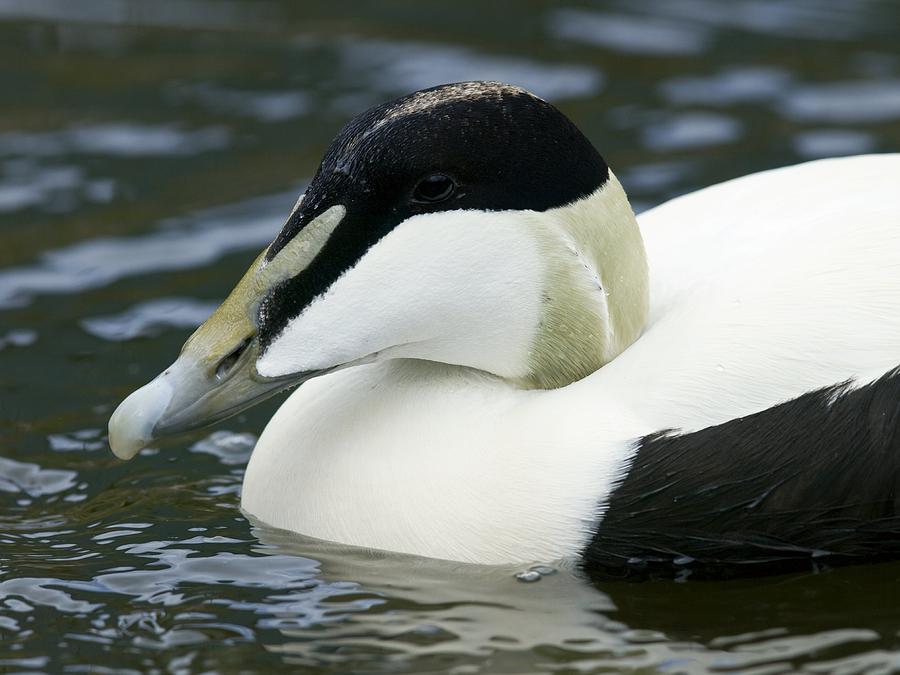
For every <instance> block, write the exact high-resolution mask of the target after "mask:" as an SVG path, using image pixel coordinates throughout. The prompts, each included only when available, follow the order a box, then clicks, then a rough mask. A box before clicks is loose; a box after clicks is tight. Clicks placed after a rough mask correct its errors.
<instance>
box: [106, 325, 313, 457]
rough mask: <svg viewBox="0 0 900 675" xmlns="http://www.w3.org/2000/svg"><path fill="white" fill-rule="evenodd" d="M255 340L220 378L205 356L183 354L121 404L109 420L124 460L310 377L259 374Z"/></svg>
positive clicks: (116, 449)
mask: <svg viewBox="0 0 900 675" xmlns="http://www.w3.org/2000/svg"><path fill="white" fill-rule="evenodd" d="M256 353H257V347H256V343H255V341H251V343H250V344H249V345H248V346H247V347H246V348H244V349H243V351H242V352H241V353H240V354H238V355H236V356H235V357H232V356H229V357H227V358H236V361H235V363H234V364H233V365H231V367H230V368H229V370H228V372H227V373H224V374H222V373H220V374H219V375H218V376H217V374H216V373H215V372H214V371H213V372H210V369H209V368H208V367H207V365H206V363H205V360H203V359H198V358H197V356H196V355H195V354H193V353H191V352H185V353H182V354H181V356H179V357H178V359H177V360H176V361H175V363H173V364H172V365H171V366H170V367H169V368H167V369H166V370H165V371H163V372H162V373H160V374H159V375H158V376H157V377H156V378H155V379H154V380H152V381H151V382H149V383H147V384H146V385H144V386H143V387H141V388H140V389H138V390H137V391H135V392H134V393H132V394H131V395H130V396H129V397H128V398H126V399H125V400H124V401H122V403H121V404H120V405H119V407H118V408H116V411H115V412H114V413H113V415H112V417H111V418H110V420H109V444H110V447H111V448H112V451H113V453H114V454H115V455H116V456H117V457H118V458H120V459H131V458H132V457H134V456H135V455H136V454H137V453H138V452H140V450H141V449H142V448H145V447H148V446H149V445H150V444H151V443H153V442H154V441H157V440H160V439H164V438H167V437H169V436H175V435H178V434H181V433H184V432H187V431H191V430H193V429H198V428H200V427H205V426H208V425H211V424H215V423H216V422H219V421H221V420H223V419H226V418H228V417H231V416H232V415H235V414H237V413H239V412H241V411H242V410H246V409H247V408H249V407H251V406H253V405H255V404H257V403H259V402H260V401H263V400H265V399H267V398H269V397H270V396H273V395H275V394H277V393H278V392H280V391H282V390H284V389H286V388H288V387H290V386H292V385H295V384H299V383H300V382H302V381H303V380H305V379H306V378H307V377H308V375H306V374H299V375H297V376H294V377H290V378H279V379H278V380H265V379H263V378H260V377H259V376H258V375H256V372H255V369H254V368H253V363H254V362H255V359H256Z"/></svg>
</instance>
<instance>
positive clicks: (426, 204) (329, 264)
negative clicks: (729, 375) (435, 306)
mask: <svg viewBox="0 0 900 675" xmlns="http://www.w3.org/2000/svg"><path fill="white" fill-rule="evenodd" d="M434 176H438V177H439V178H436V179H434V178H433V179H432V181H431V184H430V185H424V186H422V187H420V185H421V184H422V182H423V181H426V182H427V180H428V179H429V177H434ZM608 176H609V171H608V169H607V166H606V163H605V162H604V161H603V158H602V157H601V156H600V154H599V153H598V152H597V151H596V150H595V149H594V147H593V146H592V145H591V143H590V141H588V140H587V138H585V137H584V135H583V134H582V133H581V132H580V131H579V130H578V128H577V127H576V126H575V125H574V124H572V122H571V121H569V119H568V118H566V117H565V115H563V114H562V113H561V112H559V111H558V110H557V109H556V108H554V107H553V106H552V105H550V104H549V103H547V102H545V101H543V100H541V99H539V98H537V97H536V96H533V95H532V94H530V93H528V92H527V91H525V90H524V89H520V88H518V87H512V86H509V85H505V84H500V83H497V82H463V83H458V84H448V85H442V86H439V87H434V88H432V89H425V90H422V91H419V92H416V93H413V94H410V95H408V96H405V97H403V98H400V99H397V100H395V101H390V102H388V103H384V104H382V105H379V106H377V107H375V108H372V109H370V110H368V111H366V112H364V113H362V114H361V115H359V116H358V117H356V118H354V119H353V120H351V121H350V122H349V123H348V124H347V125H346V126H345V127H344V128H343V129H342V130H341V131H340V133H339V134H338V135H337V137H336V138H335V139H334V141H333V142H332V144H331V146H330V147H329V149H328V151H327V152H326V153H325V157H324V159H323V160H322V164H321V165H320V167H319V169H318V171H317V172H316V175H315V177H314V178H313V180H312V183H310V185H309V188H308V189H307V191H306V194H305V196H304V198H303V201H302V202H301V204H300V207H299V208H298V209H297V211H296V212H295V213H294V214H292V216H291V218H290V219H289V220H288V222H287V223H286V224H285V226H284V228H283V229H282V231H281V233H280V234H279V235H278V237H277V238H276V239H275V241H274V242H273V243H272V245H271V246H270V247H269V250H268V251H267V253H266V259H267V260H271V259H272V258H274V257H275V256H276V255H277V254H278V252H279V251H280V250H281V249H282V248H284V246H285V245H286V244H287V243H288V242H289V241H290V240H291V239H292V238H293V237H294V236H296V235H297V233H299V232H300V231H301V230H302V229H303V228H304V227H305V226H306V225H307V224H308V223H310V222H311V221H312V220H313V219H314V218H316V217H317V216H319V215H320V214H322V213H323V212H325V211H326V210H328V209H329V208H331V207H332V206H335V205H343V206H344V207H345V208H346V215H345V216H344V219H343V220H342V221H341V222H340V223H339V224H338V226H337V227H336V229H335V230H334V232H333V233H332V235H331V237H330V238H329V240H328V242H327V243H326V244H325V246H324V247H323V249H322V251H321V252H320V253H319V255H318V256H316V258H315V259H314V260H313V261H312V263H311V264H310V265H309V266H308V267H307V268H306V269H305V270H303V271H301V272H300V273H299V274H297V275H296V276H295V277H293V278H292V279H289V280H288V281H286V282H284V283H282V284H281V285H280V286H278V287H277V288H275V289H274V290H273V292H272V293H271V294H270V296H269V297H268V298H267V299H266V300H265V301H264V302H263V303H262V305H261V307H260V315H259V324H260V325H259V336H260V344H261V346H262V349H263V351H264V350H265V349H266V348H267V347H268V345H269V344H271V342H272V341H273V340H274V339H275V337H277V335H278V334H280V333H281V331H282V330H283V329H284V327H285V326H286V325H287V323H288V321H290V319H291V318H293V317H295V316H297V315H299V314H300V312H302V310H303V308H305V307H306V306H307V305H308V304H309V303H310V302H311V301H312V300H313V299H314V298H315V297H316V296H318V295H320V294H321V293H324V292H325V291H326V290H327V289H328V288H329V286H331V284H333V283H334V282H335V281H336V280H337V278H338V277H339V276H340V275H341V274H342V273H343V272H345V271H346V270H348V269H349V268H350V267H352V266H353V265H354V264H356V262H357V261H358V260H359V259H360V258H361V257H362V256H363V255H364V254H365V252H366V251H367V250H368V249H369V248H370V247H371V246H372V245H374V244H375V243H376V242H378V240H380V239H381V238H382V237H384V236H385V235H386V234H387V233H388V232H390V231H391V229H393V228H394V227H396V226H397V225H398V224H399V223H401V222H403V221H404V220H406V219H408V218H410V217H412V216H415V215H419V214H423V213H431V212H435V211H450V210H458V209H479V210H487V211H491V210H494V211H496V210H507V209H511V210H526V209H528V210H534V211H545V210H547V209H550V208H554V207H558V206H563V205H565V204H568V203H570V202H573V201H576V200H578V199H580V198H582V197H585V196H587V195H589V194H591V193H592V192H594V191H595V190H596V189H597V188H598V187H600V186H601V185H603V184H604V183H605V182H606V180H607V178H608ZM447 181H450V183H449V184H450V186H451V187H452V190H451V193H450V194H449V195H448V196H447V197H446V198H445V199H441V200H438V201H428V200H425V199H422V198H421V197H423V196H425V197H427V196H435V194H436V193H440V192H442V187H443V186H445V185H447ZM437 196H440V194H438V195H437Z"/></svg>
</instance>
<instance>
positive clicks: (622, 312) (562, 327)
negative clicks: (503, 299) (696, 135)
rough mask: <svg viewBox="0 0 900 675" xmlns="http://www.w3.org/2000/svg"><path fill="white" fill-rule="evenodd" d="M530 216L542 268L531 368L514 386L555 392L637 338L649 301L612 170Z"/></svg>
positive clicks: (628, 211)
mask: <svg viewBox="0 0 900 675" xmlns="http://www.w3.org/2000/svg"><path fill="white" fill-rule="evenodd" d="M532 220H533V223H534V231H535V233H536V235H537V237H538V245H539V246H540V247H541V251H542V255H543V257H544V259H545V260H546V262H547V266H546V270H545V275H546V277H545V285H544V297H543V298H542V300H543V307H542V312H541V320H540V325H539V327H538V331H537V334H536V335H535V338H534V344H533V347H532V349H531V354H530V358H529V372H528V375H526V376H525V377H523V378H521V379H520V381H519V382H518V384H520V385H521V386H524V387H527V388H532V389H554V388H557V387H563V386H566V385H568V384H571V383H572V382H575V381H577V380H580V379H581V378H583V377H586V376H587V375H589V374H590V373H592V372H594V371H595V370H597V369H598V368H600V367H602V366H604V365H605V364H607V363H609V362H610V361H611V360H612V359H614V358H615V357H616V356H618V355H619V354H620V353H622V351H624V350H625V348H626V347H628V346H629V345H630V344H631V343H632V342H634V341H635V340H636V339H637V338H638V336H640V334H641V331H642V330H643V328H644V324H645V322H646V320H647V314H648V311H649V306H650V294H649V275H648V269H647V257H646V253H645V251H644V242H643V240H642V238H641V232H640V229H639V227H638V224H637V219H636V218H635V216H634V211H633V210H632V208H631V205H630V204H629V202H628V197H627V196H626V194H625V190H624V189H623V188H622V185H621V184H620V183H619V181H618V179H617V178H616V177H615V176H614V175H613V174H612V172H610V174H609V180H608V181H607V182H606V183H605V184H604V185H603V186H602V187H600V188H599V189H598V190H597V191H596V192H594V193H593V194H591V195H590V196H588V197H585V198H584V199H582V200H580V201H578V202H575V203H573V204H569V205H567V206H563V207H560V208H557V209H551V210H549V211H546V212H544V213H541V214H535V217H534V218H533V219H532Z"/></svg>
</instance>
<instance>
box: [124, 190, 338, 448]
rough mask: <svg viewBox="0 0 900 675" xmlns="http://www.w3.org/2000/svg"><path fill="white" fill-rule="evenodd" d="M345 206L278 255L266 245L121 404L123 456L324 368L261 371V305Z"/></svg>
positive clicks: (316, 247)
mask: <svg viewBox="0 0 900 675" xmlns="http://www.w3.org/2000/svg"><path fill="white" fill-rule="evenodd" d="M298 204H299V201H298ZM344 213H345V209H344V207H343V206H333V207H331V208H330V209H328V210H327V211H325V212H324V213H322V214H321V215H319V216H318V217H317V218H315V219H314V220H313V221H311V222H310V223H308V224H307V225H306V226H305V227H304V228H303V230H302V232H301V233H299V234H298V235H296V236H295V237H294V238H293V239H292V240H291V241H290V242H289V243H288V244H287V245H285V246H284V247H283V248H282V249H281V251H280V252H279V253H278V254H277V255H276V256H275V258H274V259H272V260H267V259H266V254H265V251H263V252H262V253H261V254H260V255H259V256H258V257H257V258H256V260H255V261H254V262H253V264H252V265H251V266H250V269H249V270H247V273H246V274H244V276H243V278H242V279H241V280H240V281H239V282H238V284H237V286H235V288H234V290H233V291H232V292H231V294H230V295H229V296H228V297H227V298H226V299H225V302H223V303H222V304H221V305H220V306H219V308H218V309H217V310H216V311H215V312H214V313H213V315H212V316H211V317H209V319H207V320H206V322H205V323H204V324H203V325H202V326H200V328H198V329H197V330H196V331H195V332H194V334H193V335H191V337H189V338H188V340H187V342H185V343H184V347H182V349H181V355H180V356H179V357H178V360H176V361H175V363H173V364H172V365H171V366H170V367H169V368H167V369H166V370H165V371H163V372H162V373H161V374H160V375H159V376H158V377H156V379H154V380H153V381H151V382H150V383H148V384H146V385H144V386H143V387H141V388H140V389H138V390H137V391H135V392H134V393H133V394H131V396H129V397H128V398H126V399H125V400H124V401H123V402H122V403H121V404H120V405H119V407H118V408H116V411H115V412H114V413H113V415H112V417H111V418H110V420H109V444H110V447H111V448H112V451H113V453H114V454H115V455H116V456H117V457H120V458H121V459H130V458H132V457H134V455H136V454H137V453H138V452H139V451H140V450H141V448H145V447H147V445H148V444H150V443H152V442H153V441H156V440H158V439H161V438H164V437H166V436H172V435H175V434H179V433H182V432H185V431H190V430H191V429H197V428H199V427H204V426H208V425H210V424H214V423H215V422H218V421H220V420H223V419H225V418H226V417H230V416H231V415H235V414H237V413H239V412H240V411H242V410H245V409H247V408H249V407H250V406H252V405H255V404H256V403H259V402H260V401H262V400H264V399H266V398H268V397H270V396H273V395H275V394H277V393H278V392H280V391H282V390H284V389H286V388H288V387H291V386H293V385H296V384H299V383H301V382H303V381H305V380H307V379H309V378H310V377H312V376H314V375H318V374H319V373H318V372H311V373H310V372H304V373H296V374H293V375H288V376H286V377H279V378H266V377H262V376H261V375H260V374H259V373H258V372H257V371H256V360H257V358H258V356H259V342H258V340H257V337H256V336H257V328H258V326H257V321H258V312H259V306H260V304H261V303H262V301H263V300H264V299H265V298H266V296H267V295H268V294H269V293H270V292H271V291H272V289H273V288H274V287H275V286H277V285H278V284H280V283H281V282H283V281H285V280H286V279H289V278H290V277H291V276H293V275H295V274H297V273H298V272H299V271H300V270H303V269H304V268H306V266H307V265H309V263H310V262H311V261H312V259H313V258H314V257H315V256H316V255H317V254H318V253H319V251H321V250H322V247H323V246H324V245H325V242H326V241H327V240H328V237H329V236H330V234H331V232H332V231H333V230H334V228H335V227H336V226H337V224H338V223H340V221H341V219H342V218H343V217H344Z"/></svg>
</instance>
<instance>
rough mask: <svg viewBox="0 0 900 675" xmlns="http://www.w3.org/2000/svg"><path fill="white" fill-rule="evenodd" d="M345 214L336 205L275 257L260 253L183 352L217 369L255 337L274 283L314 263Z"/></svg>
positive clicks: (190, 338) (191, 337) (341, 208)
mask: <svg viewBox="0 0 900 675" xmlns="http://www.w3.org/2000/svg"><path fill="white" fill-rule="evenodd" d="M299 203H300V202H299V200H298V202H297V204H298V205H299ZM294 208H295V209H296V206H295V207H294ZM345 213H346V209H345V208H344V207H343V206H332V207H331V208H330V209H328V210H327V211H325V212H324V213H323V214H322V215H320V216H319V217H318V218H316V219H315V220H313V221H312V222H311V223H309V224H308V225H306V227H304V228H303V229H302V230H300V232H298V233H297V235H296V236H295V237H294V238H293V239H291V241H289V242H288V243H287V245H286V246H285V247H284V248H283V249H281V250H280V251H279V252H278V254H277V255H276V256H275V258H273V259H272V260H270V261H268V262H267V261H266V259H265V254H266V252H265V250H264V251H263V252H262V253H260V254H259V256H257V258H256V260H254V261H253V264H251V265H250V268H249V269H248V270H247V272H246V273H245V274H244V276H243V277H242V278H241V280H240V281H239V282H238V283H237V286H235V287H234V290H232V291H231V293H230V294H229V295H228V297H227V298H225V301H224V302H223V303H222V304H221V305H219V307H218V308H217V309H216V311H215V312H213V314H212V316H210V317H209V318H208V319H207V320H206V321H205V322H204V323H203V325H202V326H200V327H199V328H198V329H197V330H196V331H194V333H193V335H191V336H190V337H189V338H188V339H187V342H185V343H184V347H182V349H181V352H182V354H184V353H186V352H193V353H194V355H195V357H196V358H197V359H198V360H199V362H201V363H203V364H204V365H205V367H207V368H208V369H214V368H215V367H216V365H217V364H218V363H219V362H220V361H221V360H222V359H223V358H224V357H225V356H227V355H228V354H230V353H231V352H232V351H234V350H235V349H236V348H237V347H238V346H240V345H241V343H243V342H244V341H245V340H247V339H248V338H252V337H253V336H254V335H255V334H256V312H257V310H258V309H259V305H260V303H261V302H262V301H263V298H265V296H266V295H267V294H268V292H269V291H270V290H271V289H272V288H273V287H274V286H276V285H277V284H279V283H281V282H282V281H285V280H286V279H289V278H291V277H293V276H296V275H297V274H298V273H299V272H301V271H302V270H304V269H305V268H306V267H307V266H308V265H309V264H310V263H311V262H312V260H313V258H315V257H316V256H317V255H318V254H319V251H321V250H322V247H323V246H325V242H327V241H328V238H329V237H330V236H331V233H332V232H333V231H334V228H335V227H337V224H338V223H340V222H341V220H342V219H343V217H344V214H345Z"/></svg>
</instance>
